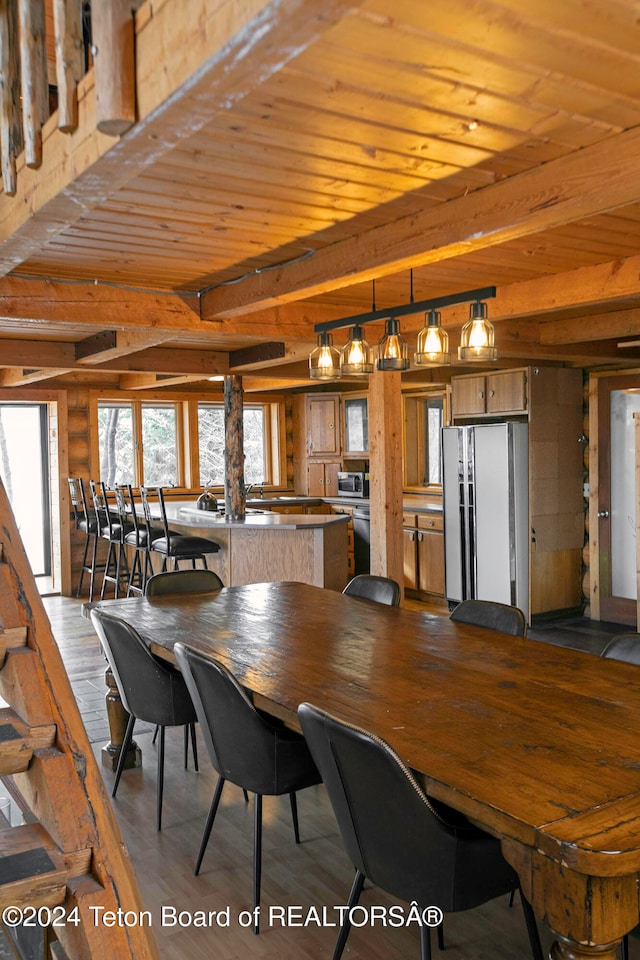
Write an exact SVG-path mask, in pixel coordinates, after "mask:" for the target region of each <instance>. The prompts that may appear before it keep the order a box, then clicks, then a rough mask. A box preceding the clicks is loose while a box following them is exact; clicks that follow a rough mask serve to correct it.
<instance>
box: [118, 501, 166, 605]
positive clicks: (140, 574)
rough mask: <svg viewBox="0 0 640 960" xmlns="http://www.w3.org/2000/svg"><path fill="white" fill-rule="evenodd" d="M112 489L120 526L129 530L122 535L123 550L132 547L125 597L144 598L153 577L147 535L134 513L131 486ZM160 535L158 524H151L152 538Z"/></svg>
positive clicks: (141, 522)
mask: <svg viewBox="0 0 640 960" xmlns="http://www.w3.org/2000/svg"><path fill="white" fill-rule="evenodd" d="M114 489H115V495H116V504H117V507H118V517H119V521H120V526H123V527H125V526H127V525H128V526H129V528H130V529H129V532H128V533H125V535H124V547H125V549H126V547H127V546H129V547H132V548H133V551H134V554H133V561H132V563H131V569H130V571H129V580H128V583H127V596H128V597H130V596H132V594H140V595H142V596H144V594H145V592H146V587H147V580H148V579H149V577H151V576H153V568H152V566H151V556H150V553H149V551H150V544H149V535H148V533H147V529H146V525H145V523H144V521H142V520H141V519H140V517H138V515H137V513H136V503H135V498H134V495H133V487H132V486H131V484H130V483H121V484H116V486H115V488H114ZM162 534H163V530H162V527H160V526H159V525H158V524H152V538H154V537H161V536H162Z"/></svg>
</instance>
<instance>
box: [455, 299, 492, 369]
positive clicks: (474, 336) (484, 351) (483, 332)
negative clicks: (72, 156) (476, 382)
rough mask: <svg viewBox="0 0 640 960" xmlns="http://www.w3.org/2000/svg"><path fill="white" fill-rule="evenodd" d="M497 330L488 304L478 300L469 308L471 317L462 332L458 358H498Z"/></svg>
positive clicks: (479, 359)
mask: <svg viewBox="0 0 640 960" xmlns="http://www.w3.org/2000/svg"><path fill="white" fill-rule="evenodd" d="M497 359H498V351H497V350H496V347H495V330H494V328H493V324H492V323H491V321H490V320H489V319H488V316H487V305H486V303H481V302H480V301H479V300H476V302H475V303H472V304H471V306H470V309H469V319H468V320H467V322H466V323H465V325H464V327H463V328H462V332H461V334H460V346H459V347H458V360H473V361H483V360H497Z"/></svg>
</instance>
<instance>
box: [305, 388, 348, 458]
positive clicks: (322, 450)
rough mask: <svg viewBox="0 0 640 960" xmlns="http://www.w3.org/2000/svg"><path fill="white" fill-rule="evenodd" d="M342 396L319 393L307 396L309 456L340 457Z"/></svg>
mask: <svg viewBox="0 0 640 960" xmlns="http://www.w3.org/2000/svg"><path fill="white" fill-rule="evenodd" d="M340 439H341V437H340V396H339V394H337V393H336V394H328V393H327V394H317V395H311V396H307V398H306V443H307V451H306V452H307V456H308V457H339V456H340V454H341V445H340Z"/></svg>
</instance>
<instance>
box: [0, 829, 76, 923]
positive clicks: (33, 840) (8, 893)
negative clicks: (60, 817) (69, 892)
mask: <svg viewBox="0 0 640 960" xmlns="http://www.w3.org/2000/svg"><path fill="white" fill-rule="evenodd" d="M66 883H67V866H66V864H65V861H64V857H63V856H62V854H61V853H60V851H59V850H58V849H57V847H56V845H55V844H54V843H53V841H52V840H51V838H50V837H49V835H48V834H47V832H46V830H44V828H43V827H41V826H40V824H39V823H31V824H26V825H24V826H21V827H6V828H4V829H2V830H0V910H2V909H4V907H7V906H17V907H26V906H32V907H35V908H38V907H55V906H57V905H58V904H59V903H63V901H64V898H65V894H66Z"/></svg>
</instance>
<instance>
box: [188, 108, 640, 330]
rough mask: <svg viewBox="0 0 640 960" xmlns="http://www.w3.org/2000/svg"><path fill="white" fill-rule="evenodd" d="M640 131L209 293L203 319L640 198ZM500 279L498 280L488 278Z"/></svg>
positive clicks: (377, 274) (334, 286)
mask: <svg viewBox="0 0 640 960" xmlns="http://www.w3.org/2000/svg"><path fill="white" fill-rule="evenodd" d="M639 153H640V128H639V127H635V128H633V129H631V130H627V131H625V132H624V133H620V134H618V135H616V136H615V137H610V138H607V139H606V140H603V141H599V142H597V143H595V144H593V145H591V146H588V147H584V148H583V149H582V150H577V151H576V152H575V153H572V154H569V155H567V156H564V157H560V158H559V159H557V160H551V161H549V162H548V163H544V164H541V165H540V166H538V167H535V168H533V169H531V170H526V171H524V172H522V173H518V174H516V175H515V176H513V177H509V178H508V179H506V180H501V181H499V182H498V183H494V184H491V185H489V186H486V187H483V188H481V189H478V190H475V191H474V192H472V193H470V194H468V195H467V196H464V197H457V198H455V199H453V200H449V201H448V202H446V203H442V204H439V205H438V206H435V207H427V208H425V209H423V210H422V211H420V212H419V213H414V214H411V215H410V216H407V217H403V218H401V219H399V220H396V221H394V222H390V223H385V224H382V225H380V226H378V227H375V228H373V229H372V230H368V231H365V232H363V233H360V234H358V235H357V236H355V237H353V238H349V239H347V240H342V241H338V242H337V243H334V244H331V245H329V246H327V247H324V248H323V249H321V250H317V251H316V253H314V254H313V256H311V257H308V258H307V259H305V260H303V261H301V262H298V263H293V264H290V265H288V266H283V267H280V268H279V269H277V270H271V271H268V272H262V273H257V274H252V275H251V276H249V277H246V278H245V279H244V280H240V281H239V282H238V283H235V284H230V285H227V286H221V287H217V288H215V289H213V290H210V291H209V292H208V293H205V294H203V297H202V317H203V319H208V318H210V317H232V316H235V315H236V314H239V313H247V312H251V311H252V310H258V309H264V308H265V307H269V306H274V305H275V304H279V303H287V302H290V301H291V300H298V299H301V298H306V297H312V296H317V295H321V294H323V293H326V292H328V291H331V290H336V289H338V288H340V287H344V286H350V285H352V284H354V283H361V282H363V281H367V280H372V279H374V278H376V277H382V276H388V275H389V274H392V273H397V272H398V271H399V270H407V269H409V268H412V267H420V266H424V265H425V264H429V263H437V262H439V261H442V260H447V259H449V258H451V257H456V256H459V255H461V254H464V253H469V252H471V251H473V250H481V249H486V248H488V247H494V246H496V245H497V244H500V243H504V242H506V241H509V240H515V239H517V238H520V237H526V236H530V235H532V234H537V233H541V232H543V231H545V230H550V229H553V228H554V227H559V226H562V225H564V224H567V223H571V222H573V221H576V220H581V219H584V218H585V217H588V216H594V215H596V214H599V213H605V212H607V211H609V210H614V209H616V208H618V207H620V206H624V205H625V204H628V203H632V202H633V201H635V200H638V198H639V197H640V184H639V181H638V175H637V165H638V154H639ZM488 281H490V278H488Z"/></svg>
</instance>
